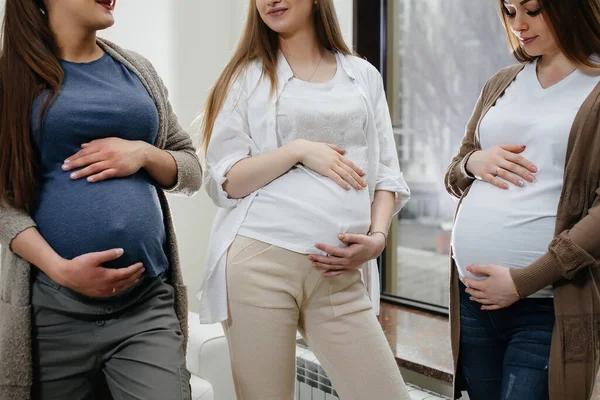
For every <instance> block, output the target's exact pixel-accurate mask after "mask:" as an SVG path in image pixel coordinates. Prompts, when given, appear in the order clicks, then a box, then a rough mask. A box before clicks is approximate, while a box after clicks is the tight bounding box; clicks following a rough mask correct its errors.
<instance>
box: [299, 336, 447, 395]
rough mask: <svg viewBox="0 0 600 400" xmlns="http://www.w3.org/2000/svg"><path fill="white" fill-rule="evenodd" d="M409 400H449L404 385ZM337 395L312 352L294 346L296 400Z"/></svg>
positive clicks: (415, 387)
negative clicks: (406, 387) (408, 394)
mask: <svg viewBox="0 0 600 400" xmlns="http://www.w3.org/2000/svg"><path fill="white" fill-rule="evenodd" d="M406 386H408V392H409V393H410V398H411V400H449V398H448V397H444V396H442V395H439V394H437V393H433V392H430V391H427V390H424V389H421V388H419V387H417V386H414V385H411V384H409V383H407V384H406ZM338 399H339V398H338V396H337V393H336V392H335V389H333V387H332V385H331V381H330V380H329V379H328V378H327V374H326V373H325V371H324V370H323V368H322V367H321V364H320V363H319V360H317V357H316V356H315V355H314V353H313V352H312V351H310V350H309V349H307V348H306V347H305V346H303V345H302V344H298V345H297V346H296V400H338Z"/></svg>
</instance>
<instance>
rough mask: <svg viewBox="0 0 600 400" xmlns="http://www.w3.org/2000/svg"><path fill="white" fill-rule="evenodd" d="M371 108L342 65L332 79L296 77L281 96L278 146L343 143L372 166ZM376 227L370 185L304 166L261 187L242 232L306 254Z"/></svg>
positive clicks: (348, 155)
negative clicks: (354, 184) (349, 184)
mask: <svg viewBox="0 0 600 400" xmlns="http://www.w3.org/2000/svg"><path fill="white" fill-rule="evenodd" d="M366 128H367V108H366V106H365V102H364V100H363V98H362V97H361V95H360V93H358V91H357V90H356V88H355V87H354V84H353V83H352V80H351V79H350V77H349V76H348V75H347V74H346V73H345V72H344V70H343V69H342V68H341V67H340V68H338V70H337V73H336V75H335V77H334V78H333V79H332V80H331V81H329V82H327V83H317V84H315V83H307V82H304V81H302V80H298V79H292V80H291V81H290V82H289V83H288V84H287V85H286V87H285V90H284V91H283V92H282V93H281V96H280V97H279V107H278V110H277V133H278V137H279V143H278V144H279V146H282V145H285V144H288V143H290V142H292V141H294V140H296V139H307V140H310V141H313V142H323V143H331V144H335V145H337V146H340V147H341V148H343V149H344V150H346V153H345V155H344V157H346V158H347V159H349V160H350V161H352V162H353V163H354V164H356V165H357V166H359V167H360V168H362V169H366V168H367V160H368V155H367V150H368V146H367V137H366V134H365V132H366ZM370 225H371V201H370V199H369V191H368V190H367V189H363V190H356V189H354V188H352V189H350V191H346V190H344V189H343V188H341V187H340V186H339V185H338V184H337V183H335V182H334V181H333V180H331V179H330V178H328V177H325V176H322V175H320V174H318V173H316V172H314V171H312V170H311V169H308V168H306V167H304V166H302V165H298V166H297V167H294V168H292V169H291V170H290V171H288V172H287V173H285V174H283V175H282V176H281V177H279V178H277V179H275V180H274V181H273V182H271V183H270V184H269V185H267V186H265V187H263V188H262V189H259V190H258V191H257V194H256V198H255V199H254V202H253V203H252V205H251V206H250V209H249V210H248V215H247V216H246V219H245V220H244V223H243V224H242V226H241V228H240V230H239V234H240V235H244V236H247V237H251V238H254V239H258V240H260V241H263V242H266V243H270V244H273V245H275V246H278V247H282V248H284V249H288V250H291V251H295V252H297V253H303V254H310V253H316V254H319V253H321V254H324V253H323V252H322V251H320V250H318V249H316V248H315V244H316V243H325V244H329V245H332V246H346V244H344V243H343V242H341V241H340V240H339V239H338V235H339V234H340V233H357V234H366V233H367V232H368V231H369V227H370Z"/></svg>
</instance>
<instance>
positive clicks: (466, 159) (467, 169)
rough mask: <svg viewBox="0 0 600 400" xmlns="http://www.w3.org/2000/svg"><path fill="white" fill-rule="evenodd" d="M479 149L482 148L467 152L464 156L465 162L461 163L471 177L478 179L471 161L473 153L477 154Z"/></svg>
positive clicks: (466, 173) (465, 172)
mask: <svg viewBox="0 0 600 400" xmlns="http://www.w3.org/2000/svg"><path fill="white" fill-rule="evenodd" d="M479 151H480V150H474V151H472V152H471V153H470V154H467V156H466V157H465V158H464V160H463V162H462V163H461V169H462V172H463V173H464V174H465V175H466V176H468V177H469V178H471V179H476V176H475V174H474V173H473V171H472V169H471V168H470V167H469V162H470V161H471V158H472V157H473V154H475V153H477V152H479Z"/></svg>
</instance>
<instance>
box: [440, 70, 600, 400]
mask: <svg viewBox="0 0 600 400" xmlns="http://www.w3.org/2000/svg"><path fill="white" fill-rule="evenodd" d="M522 69H523V65H515V66H512V67H508V68H505V69H503V70H501V71H500V72H498V73H497V74H496V75H494V76H493V77H492V78H491V79H490V80H489V81H488V82H487V83H486V85H485V86H484V88H483V91H482V93H481V96H480V98H479V100H478V102H477V106H476V107H475V111H474V112H473V116H472V117H471V120H470V121H469V123H468V125H467V129H466V134H465V136H464V138H463V141H462V144H461V147H460V150H459V152H458V154H457V155H456V157H454V159H453V160H452V163H451V164H450V166H449V167H448V170H447V172H446V177H445V184H446V189H447V190H448V192H449V193H450V194H451V195H452V196H454V197H456V198H457V199H462V198H463V197H464V196H466V195H467V193H468V191H469V187H470V186H471V183H472V182H473V181H472V180H471V179H470V178H469V177H468V176H466V175H465V173H464V168H461V163H463V162H464V161H465V160H466V159H467V157H468V156H469V155H470V154H471V153H472V152H473V151H476V150H479V149H481V143H480V140H479V125H480V122H481V120H482V118H483V117H484V115H485V114H486V112H487V111H488V110H489V109H490V108H491V107H492V106H493V105H494V103H495V102H496V100H497V99H498V98H499V97H500V96H502V94H503V93H504V91H505V90H506V88H507V87H508V86H509V85H510V83H511V82H512V81H513V80H514V79H515V77H516V76H517V74H518V73H519V72H520V71H521V70H522ZM599 111H600V84H599V85H598V86H596V88H595V89H594V90H593V91H592V93H591V94H590V95H589V96H588V98H587V99H586V100H585V102H584V103H583V105H582V106H581V108H580V109H579V112H578V113H577V116H576V117H575V120H574V122H573V126H572V128H571V132H570V136H569V142H568V147H567V157H566V162H565V174H564V183H563V188H562V193H561V196H560V202H559V204H558V210H557V218H556V227H555V238H554V240H553V241H552V243H550V246H549V248H548V252H547V253H546V254H545V255H544V256H542V257H541V258H540V259H538V260H537V261H535V262H534V263H533V264H531V265H529V266H527V267H526V268H524V269H512V270H511V275H512V278H513V280H514V282H515V285H516V286H517V289H518V292H519V293H520V295H521V296H522V297H523V298H525V297H527V296H529V295H531V294H533V293H535V292H537V291H538V290H540V289H542V288H544V287H546V286H547V285H550V284H552V285H553V286H554V307H555V314H556V323H555V326H554V332H553V336H552V346H551V350H550V368H549V387H550V400H587V399H589V398H590V396H591V394H592V390H593V387H594V380H595V377H596V373H597V370H598V366H599V361H600V269H599V268H598V266H599V263H600V189H599V185H600V113H599ZM451 260H452V258H451ZM450 274H451V287H450V325H451V335H452V353H453V356H454V372H455V375H456V372H457V370H456V369H457V362H458V352H459V343H460V341H459V339H460V298H459V285H458V274H457V273H456V265H455V264H454V262H451V271H450ZM458 382H460V379H455V389H456V398H459V397H460V395H459V394H458V393H459V389H461V388H459V387H458V385H456V383H458Z"/></svg>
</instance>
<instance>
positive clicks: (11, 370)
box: [0, 40, 202, 400]
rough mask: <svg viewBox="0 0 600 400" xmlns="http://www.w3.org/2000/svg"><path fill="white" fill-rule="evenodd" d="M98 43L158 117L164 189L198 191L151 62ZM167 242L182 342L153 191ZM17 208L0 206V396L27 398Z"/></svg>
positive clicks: (26, 325) (179, 283)
mask: <svg viewBox="0 0 600 400" xmlns="http://www.w3.org/2000/svg"><path fill="white" fill-rule="evenodd" d="M98 44H99V45H100V46H101V47H102V48H103V49H104V50H105V51H106V52H107V53H108V54H110V55H111V56H112V57H113V58H115V59H116V60H118V61H119V62H121V63H122V64H123V65H125V66H126V67H127V68H129V69H130V70H131V71H132V72H134V73H135V74H136V75H137V76H138V77H139V78H140V80H141V81H142V83H143V84H144V86H145V87H146V90H147V91H148V93H149V94H150V96H151V97H152V99H153V100H154V102H155V104H156V108H157V110H158V115H159V131H158V136H157V138H156V142H155V146H157V147H158V148H161V149H165V150H166V151H168V152H169V153H170V154H171V155H172V156H173V158H174V159H175V161H176V163H177V183H176V184H175V186H174V187H173V188H171V189H169V190H168V192H170V193H178V194H184V195H192V194H194V193H196V192H197V191H198V190H199V189H200V184H201V181H202V179H201V175H202V168H201V166H200V162H199V160H198V156H197V155H196V152H195V149H194V146H193V144H192V141H191V139H190V137H189V136H188V134H187V133H186V132H185V131H184V130H183V128H182V127H181V125H180V124H179V122H178V121H177V117H176V116H175V114H174V113H173V110H172V108H171V105H170V103H169V100H168V93H167V89H166V88H165V86H164V85H163V83H162V81H161V79H160V77H159V76H158V74H157V73H156V71H155V70H154V68H153V67H152V64H151V63H150V62H149V61H148V60H146V59H145V58H144V57H142V56H140V55H139V54H136V53H134V52H131V51H127V50H124V49H121V48H119V47H118V46H116V45H115V44H113V43H110V42H108V41H105V40H98ZM158 193H159V198H160V203H161V206H162V210H163V214H164V216H165V228H166V231H167V241H168V246H169V252H168V257H169V262H170V268H169V270H168V273H169V283H170V284H171V285H172V286H173V287H174V289H175V312H176V313H177V316H178V318H179V321H180V323H181V329H182V332H184V337H185V341H186V343H187V294H186V288H185V286H184V284H183V280H182V276H181V268H180V265H179V256H178V252H177V240H176V238H175V230H174V228H173V220H172V218H171V213H170V210H169V205H168V203H167V199H166V196H165V193H164V192H163V191H162V190H159V191H158ZM34 226H35V223H34V222H33V220H32V219H31V217H30V216H29V215H27V214H25V213H23V212H21V211H18V210H15V209H12V208H9V207H0V245H1V246H2V249H1V251H2V254H1V259H0V400H29V399H31V386H32V373H33V365H32V355H31V352H32V350H31V340H32V336H31V329H32V322H31V319H32V317H31V303H30V288H31V282H30V271H31V266H30V265H29V263H27V262H26V261H25V260H23V259H21V258H20V257H18V256H17V255H16V254H14V253H12V252H11V251H10V243H11V241H12V240H13V239H14V238H15V237H16V236H17V235H18V234H19V233H20V232H22V231H23V230H25V229H28V228H31V227H34Z"/></svg>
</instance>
